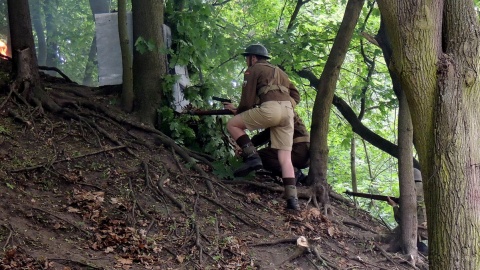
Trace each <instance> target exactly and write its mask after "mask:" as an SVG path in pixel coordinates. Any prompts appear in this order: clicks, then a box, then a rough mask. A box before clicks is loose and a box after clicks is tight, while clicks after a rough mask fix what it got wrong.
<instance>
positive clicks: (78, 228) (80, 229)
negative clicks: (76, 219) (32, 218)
mask: <svg viewBox="0 0 480 270" xmlns="http://www.w3.org/2000/svg"><path fill="white" fill-rule="evenodd" d="M32 209H35V210H38V211H40V212H44V213H46V214H49V215H51V216H54V217H56V218H58V219H60V220H62V221H64V222H66V223H68V224H70V225H72V226H73V227H75V228H76V229H77V230H79V231H81V232H83V233H84V234H86V235H88V236H90V232H88V231H86V230H84V229H82V228H80V227H78V226H77V225H75V224H73V223H72V222H70V221H68V220H66V219H64V218H61V217H59V216H57V215H55V214H54V213H51V212H49V211H47V210H43V209H40V208H37V207H32Z"/></svg>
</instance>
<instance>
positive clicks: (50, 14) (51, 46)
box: [45, 0, 59, 76]
mask: <svg viewBox="0 0 480 270" xmlns="http://www.w3.org/2000/svg"><path fill="white" fill-rule="evenodd" d="M57 7H58V2H57V0H45V28H46V29H47V60H46V63H45V64H46V65H47V66H49V67H57V66H58V54H59V51H58V44H57V41H56V39H57V38H58V31H57V24H56V21H55V13H56V12H57ZM49 74H50V75H52V76H54V75H56V73H55V72H53V71H52V72H49Z"/></svg>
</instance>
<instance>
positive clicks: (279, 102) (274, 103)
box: [224, 44, 300, 210]
mask: <svg viewBox="0 0 480 270" xmlns="http://www.w3.org/2000/svg"><path fill="white" fill-rule="evenodd" d="M242 55H243V56H245V61H246V64H247V66H248V68H247V70H246V71H245V73H244V81H243V86H242V96H241V99H240V104H239V105H238V108H235V107H234V106H233V105H232V104H231V103H227V102H225V103H224V106H225V108H226V109H229V110H231V111H232V112H233V113H234V114H235V116H234V117H232V118H231V119H230V120H229V121H228V123H227V130H228V132H229V133H230V135H231V136H232V138H233V139H234V140H235V141H236V143H237V144H238V145H239V146H240V148H241V149H242V154H241V155H242V158H243V161H244V163H243V164H242V165H241V166H240V167H239V168H238V169H237V170H235V171H234V176H236V177H240V176H246V175H247V174H249V173H250V172H252V171H254V170H258V169H261V168H262V167H263V163H262V159H261V158H260V156H259V154H258V152H257V150H256V148H255V146H253V144H252V141H251V140H250V137H249V136H248V135H247V134H246V133H245V130H246V129H248V130H258V129H265V128H270V139H271V142H272V144H271V147H272V148H274V149H277V156H278V161H279V163H280V166H281V171H282V181H283V185H284V188H285V195H286V196H285V199H286V202H287V204H286V208H287V209H291V210H299V209H300V206H299V204H298V198H297V189H296V186H295V172H294V169H293V164H292V157H291V151H292V144H293V115H294V107H295V105H296V104H297V103H298V102H299V101H300V94H299V93H298V90H297V89H296V88H295V86H294V85H293V84H292V83H291V82H290V79H289V78H288V75H287V74H286V73H285V72H283V71H282V70H281V69H280V68H278V67H276V66H274V65H272V64H270V63H269V62H267V60H268V59H270V56H269V55H268V51H267V49H266V48H265V47H264V46H263V45H260V44H254V45H250V46H248V47H247V48H246V49H245V52H244V53H242Z"/></svg>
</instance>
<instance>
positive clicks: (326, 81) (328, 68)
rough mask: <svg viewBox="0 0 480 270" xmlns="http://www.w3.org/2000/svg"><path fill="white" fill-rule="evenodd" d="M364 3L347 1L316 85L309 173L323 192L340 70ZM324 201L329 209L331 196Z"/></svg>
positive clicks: (360, 0)
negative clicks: (333, 104) (331, 117)
mask: <svg viewBox="0 0 480 270" xmlns="http://www.w3.org/2000/svg"><path fill="white" fill-rule="evenodd" d="M364 2H365V1H364V0H349V1H348V3H347V8H346V10H345V14H344V17H343V20H342V24H341V25H340V29H339V31H338V34H337V36H336V38H335V41H334V43H333V46H332V50H331V52H330V55H329V57H328V59H327V63H326V64H325V68H324V70H323V72H322V75H321V76H320V82H319V84H318V86H316V88H317V89H318V91H317V95H316V98H315V104H314V106H313V114H312V115H313V117H312V127H311V138H312V141H311V146H310V171H309V177H308V183H307V184H312V182H313V183H315V186H322V187H323V190H324V191H328V190H329V187H328V184H327V161H328V142H327V136H328V130H329V125H328V123H329V120H330V109H331V107H332V101H333V96H334V91H335V87H336V85H337V80H338V76H339V73H340V67H341V65H342V64H343V61H344V60H345V55H346V54H347V50H348V46H349V44H350V40H351V39H352V35H353V32H354V30H355V26H356V24H357V20H358V17H359V16H360V12H361V10H362V7H363V3H364ZM315 190H318V189H315ZM327 194H328V193H327ZM321 198H322V201H321V204H322V205H324V206H326V205H327V204H328V203H329V201H328V196H322V197H321Z"/></svg>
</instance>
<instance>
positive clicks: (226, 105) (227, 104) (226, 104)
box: [222, 102, 237, 114]
mask: <svg viewBox="0 0 480 270" xmlns="http://www.w3.org/2000/svg"><path fill="white" fill-rule="evenodd" d="M222 104H223V108H225V109H227V110H230V111H231V112H233V114H237V108H236V107H235V106H233V104H232V103H230V102H222Z"/></svg>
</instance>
